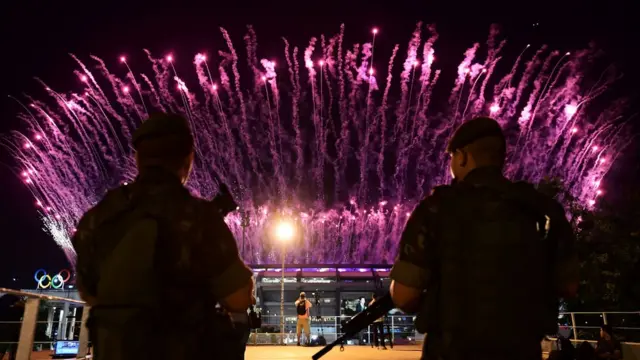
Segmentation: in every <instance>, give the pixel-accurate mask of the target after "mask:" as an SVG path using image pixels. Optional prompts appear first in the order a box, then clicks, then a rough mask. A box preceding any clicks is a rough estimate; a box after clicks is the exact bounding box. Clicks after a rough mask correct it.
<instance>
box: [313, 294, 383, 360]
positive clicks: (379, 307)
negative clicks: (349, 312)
mask: <svg viewBox="0 0 640 360" xmlns="http://www.w3.org/2000/svg"><path fill="white" fill-rule="evenodd" d="M394 307H395V305H393V301H392V300H391V294H389V293H387V294H386V295H385V296H383V297H381V298H379V299H378V300H376V302H374V303H373V305H371V306H369V307H368V308H366V309H365V310H364V311H362V312H360V313H359V314H357V315H356V316H354V317H353V318H351V320H349V321H348V322H346V323H345V324H344V325H342V332H343V335H342V336H340V337H339V338H338V339H336V341H334V342H332V343H331V344H329V345H327V346H325V347H323V348H322V350H320V351H318V352H317V353H315V354H314V355H313V356H312V357H311V358H312V359H313V360H318V359H320V358H321V357H323V356H324V355H326V354H327V353H328V352H329V351H331V350H332V349H333V348H334V347H335V346H336V345H338V344H339V345H340V351H344V343H345V342H346V341H347V339H349V338H351V337H353V336H354V335H356V334H357V333H359V332H360V331H362V330H363V329H364V328H366V327H367V326H369V325H371V324H372V323H373V322H374V321H375V320H376V319H377V318H379V317H381V316H384V315H385V314H386V313H388V312H389V311H391V310H392V309H393V308H394Z"/></svg>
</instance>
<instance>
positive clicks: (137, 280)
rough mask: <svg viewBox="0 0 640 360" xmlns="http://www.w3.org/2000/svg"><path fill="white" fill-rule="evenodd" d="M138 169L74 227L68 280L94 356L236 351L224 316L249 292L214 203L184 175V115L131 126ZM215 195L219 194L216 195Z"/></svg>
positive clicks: (188, 145) (188, 137)
mask: <svg viewBox="0 0 640 360" xmlns="http://www.w3.org/2000/svg"><path fill="white" fill-rule="evenodd" d="M132 145H133V148H134V149H135V151H136V154H135V159H136V164H137V167H138V176H137V177H136V179H135V181H134V182H133V183H132V184H130V185H127V186H120V187H118V188H116V189H114V190H111V191H109V192H108V193H107V194H106V196H105V197H104V199H102V200H101V201H100V202H99V203H98V204H97V205H96V206H95V207H94V208H93V209H91V210H89V212H87V213H86V214H85V215H84V216H83V217H82V219H81V220H80V223H79V225H78V226H77V232H76V233H75V235H74V237H73V240H72V241H73V245H74V248H75V250H76V252H77V254H78V259H77V264H76V270H77V286H78V290H79V292H80V296H81V297H82V299H83V300H85V301H86V302H87V303H88V304H89V305H91V313H90V317H89V320H88V327H89V328H90V334H91V341H92V343H93V345H94V353H95V356H94V358H95V359H97V360H114V359H118V360H128V359H136V360H139V359H149V360H151V359H153V360H156V359H196V358H204V357H206V356H211V351H212V349H215V350H214V351H215V355H216V358H217V359H239V358H241V357H239V354H238V353H237V352H236V350H237V347H235V346H230V343H232V342H233V341H235V338H234V337H233V336H232V335H233V334H232V331H231V330H232V328H233V326H232V324H231V320H230V318H229V316H224V315H223V312H221V311H216V310H215V307H216V305H217V304H220V305H221V306H222V307H223V308H224V309H225V310H226V311H228V312H237V313H242V312H246V310H247V308H248V307H249V305H251V303H252V302H253V301H255V299H254V298H253V295H252V287H253V282H252V272H251V270H250V269H248V268H247V267H246V266H245V264H244V263H243V262H242V261H241V260H240V258H239V256H238V249H237V246H236V242H235V239H234V238H233V235H232V234H231V231H230V230H229V228H228V227H227V225H226V224H225V222H224V219H223V215H224V212H223V211H221V209H220V206H219V204H220V202H209V201H205V200H202V199H198V198H195V197H193V196H192V195H191V194H190V193H189V190H187V188H185V186H184V184H185V182H186V181H187V178H188V176H189V173H190V171H191V166H192V164H193V158H194V142H193V136H192V134H191V130H190V128H189V125H188V123H187V121H186V120H185V119H184V118H182V117H180V116H178V115H173V114H156V115H152V116H151V117H150V118H149V119H147V120H146V121H144V122H143V123H142V125H140V127H139V128H138V129H137V130H136V131H135V133H134V135H133V141H132ZM222 203H224V202H222Z"/></svg>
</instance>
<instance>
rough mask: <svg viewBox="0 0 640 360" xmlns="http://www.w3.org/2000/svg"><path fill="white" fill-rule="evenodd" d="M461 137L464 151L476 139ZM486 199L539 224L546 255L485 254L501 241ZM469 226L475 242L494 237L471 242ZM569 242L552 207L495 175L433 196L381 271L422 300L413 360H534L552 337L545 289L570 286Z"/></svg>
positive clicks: (473, 177)
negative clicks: (504, 197) (503, 200)
mask: <svg viewBox="0 0 640 360" xmlns="http://www.w3.org/2000/svg"><path fill="white" fill-rule="evenodd" d="M471 130H474V131H475V133H477V134H480V137H483V136H492V133H491V132H490V131H486V129H482V128H481V129H477V128H476V129H474V128H473V126H472V127H471ZM473 133H474V132H473V131H471V135H473ZM459 135H460V131H458V132H457V133H456V136H459ZM456 136H454V139H455V138H456ZM465 136H466V140H465V142H466V144H468V143H470V142H472V141H474V140H475V139H477V138H478V137H475V138H474V137H473V136H469V134H468V132H467V133H464V132H463V134H462V137H465ZM463 144H465V143H464V142H463ZM466 144H465V145H466ZM462 146H464V145H462ZM496 193H498V194H508V196H509V197H511V198H513V199H517V201H519V202H522V203H523V204H527V205H526V207H528V208H531V209H533V211H532V213H537V214H543V217H544V216H547V218H546V220H547V223H546V225H547V226H548V230H549V231H548V233H547V236H548V238H549V239H551V240H550V241H549V244H550V245H549V246H546V245H545V246H540V244H536V242H535V241H531V244H524V245H522V244H517V246H514V247H511V246H509V244H507V245H506V246H495V243H494V240H496V239H498V238H500V236H501V235H502V234H501V232H502V231H509V230H505V226H503V225H504V224H502V223H498V224H497V226H494V227H493V228H491V226H492V225H491V223H490V221H491V216H492V215H491V214H492V212H493V211H494V209H492V208H491V206H492V203H491V202H490V201H488V200H487V199H489V198H490V197H491V196H494V195H495V194H496ZM532 216H535V215H532ZM479 223H481V226H483V227H485V232H484V233H483V234H487V232H486V228H487V227H489V229H491V230H489V231H490V232H489V234H491V231H493V233H494V234H495V236H491V235H489V236H484V235H482V238H479V237H478V235H477V232H476V226H475V225H476V224H479ZM543 223H544V221H543ZM549 225H550V226H549ZM507 226H508V224H507ZM532 226H534V225H533V224H532ZM540 226H545V225H544V224H541V225H540ZM508 237H509V236H508ZM503 238H504V236H503ZM509 238H510V239H514V240H515V241H514V242H517V240H522V239H520V238H519V236H518V235H515V236H510V237H509ZM573 241H574V235H573V232H572V229H571V226H570V224H569V223H568V222H567V220H566V218H565V215H564V211H563V208H562V206H561V205H560V204H558V203H557V202H556V201H554V200H553V199H550V198H548V197H546V196H544V195H542V194H541V193H539V192H537V191H536V190H535V189H534V188H533V186H531V185H529V184H526V183H512V182H511V181H509V180H507V179H506V178H504V176H503V175H502V172H501V169H500V168H499V167H480V168H476V169H474V170H472V171H470V172H469V174H467V176H466V177H465V178H464V180H463V181H460V182H456V183H455V184H453V185H451V186H440V187H437V188H436V189H435V190H434V192H433V193H432V195H430V196H428V197H427V198H425V199H424V200H423V201H422V202H420V204H419V205H418V206H417V207H416V209H415V210H414V212H413V213H412V215H411V217H410V218H409V220H408V222H407V224H406V228H405V230H404V232H403V234H402V237H401V242H400V248H399V254H398V257H397V259H396V262H395V264H394V267H393V269H392V271H391V278H392V279H393V280H394V281H397V282H399V283H401V284H403V285H406V286H409V287H411V288H415V289H424V290H426V291H425V293H424V295H423V300H422V304H421V309H420V311H419V313H418V318H417V320H416V326H417V327H418V328H419V330H420V331H421V332H427V333H428V337H427V340H426V341H425V349H424V351H423V358H424V359H456V360H458V359H465V360H466V359H492V360H494V359H501V358H504V359H540V358H541V348H540V342H541V340H542V338H543V336H544V334H546V333H550V332H553V330H554V328H555V327H557V323H556V321H557V320H556V319H557V312H558V303H557V296H556V294H557V289H555V288H554V285H556V284H564V283H566V282H567V281H572V280H573V279H574V278H575V277H576V276H577V275H576V273H575V272H576V271H577V267H576V266H575V261H574V257H573V249H572V247H573ZM523 249H524V250H525V251H523ZM547 250H548V251H547ZM541 264H542V266H540V265H541ZM568 269H571V271H568ZM561 277H568V279H566V278H564V279H563V278H561ZM541 279H542V281H540V280H541Z"/></svg>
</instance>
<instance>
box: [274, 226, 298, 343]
mask: <svg viewBox="0 0 640 360" xmlns="http://www.w3.org/2000/svg"><path fill="white" fill-rule="evenodd" d="M295 234H296V228H295V226H294V224H293V222H292V221H291V220H286V219H281V220H280V221H279V222H278V223H277V224H275V227H274V228H273V235H274V236H275V238H276V239H277V240H278V241H280V242H282V278H281V280H280V341H281V344H282V345H284V333H285V331H284V325H285V324H284V272H285V253H286V244H287V243H288V242H290V241H291V240H292V239H293V237H294V236H295Z"/></svg>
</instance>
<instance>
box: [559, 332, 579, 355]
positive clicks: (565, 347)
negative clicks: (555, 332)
mask: <svg viewBox="0 0 640 360" xmlns="http://www.w3.org/2000/svg"><path fill="white" fill-rule="evenodd" d="M558 344H560V359H561V360H575V358H576V348H575V347H574V346H573V343H572V342H571V340H570V339H568V338H566V337H564V336H560V337H559V338H558Z"/></svg>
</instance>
